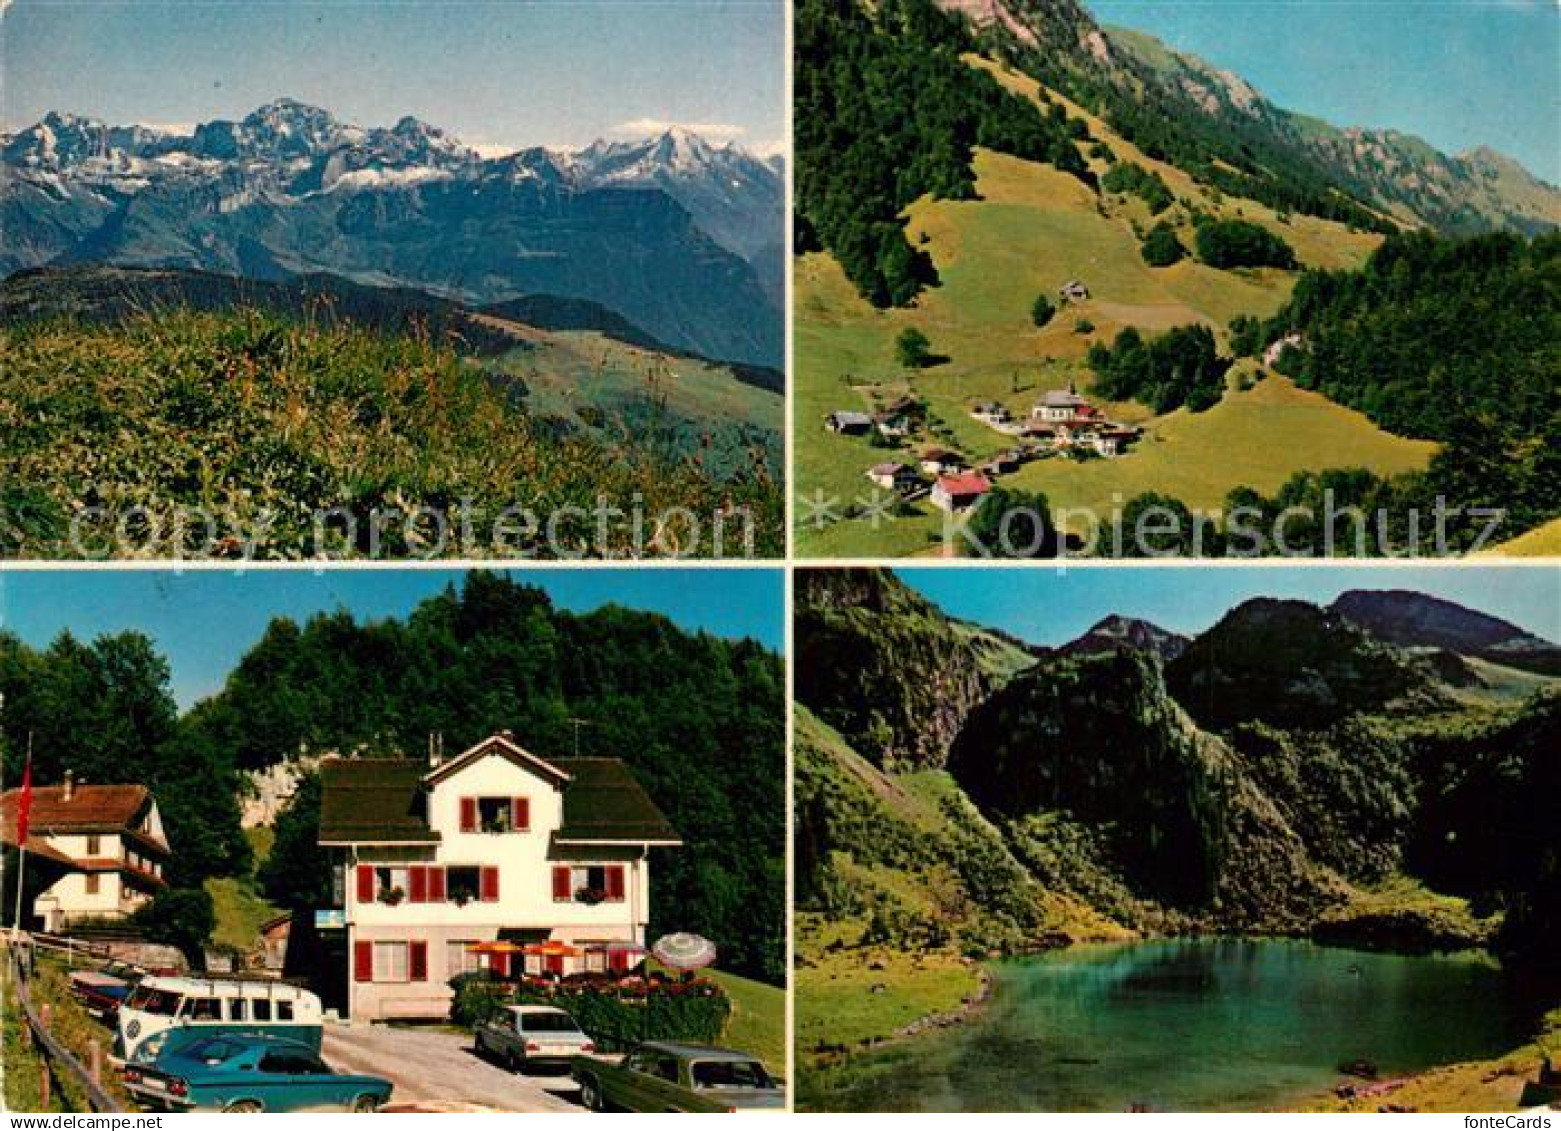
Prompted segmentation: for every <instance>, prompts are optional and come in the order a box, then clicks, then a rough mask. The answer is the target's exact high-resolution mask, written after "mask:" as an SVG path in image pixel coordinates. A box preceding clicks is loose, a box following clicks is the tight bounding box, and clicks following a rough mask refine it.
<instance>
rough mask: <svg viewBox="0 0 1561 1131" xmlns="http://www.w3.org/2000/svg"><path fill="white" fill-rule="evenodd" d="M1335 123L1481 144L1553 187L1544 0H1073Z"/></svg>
mask: <svg viewBox="0 0 1561 1131" xmlns="http://www.w3.org/2000/svg"><path fill="white" fill-rule="evenodd" d="M1085 4H1086V5H1087V7H1088V8H1089V9H1090V11H1091V12H1092V13H1093V14H1094V15H1095V16H1096V18H1097V19H1099V20H1101V21H1102V22H1104V23H1108V24H1121V25H1124V26H1126V27H1132V28H1138V29H1140V30H1142V31H1147V32H1149V33H1150V34H1152V35H1154V36H1156V37H1158V38H1160V39H1163V40H1165V41H1166V42H1167V43H1169V44H1170V45H1171V46H1173V47H1175V48H1177V49H1179V50H1182V51H1189V52H1191V53H1193V54H1195V55H1200V56H1202V57H1203V58H1205V59H1207V60H1209V61H1210V62H1212V63H1215V64H1218V65H1219V66H1221V67H1224V68H1226V69H1229V70H1232V71H1235V72H1236V73H1237V74H1239V75H1241V76H1242V77H1243V78H1245V79H1247V81H1249V82H1251V83H1252V84H1253V85H1254V86H1256V87H1257V88H1258V89H1259V90H1260V91H1262V92H1263V93H1264V94H1266V95H1267V96H1268V97H1269V98H1270V99H1271V100H1272V101H1273V102H1275V103H1277V104H1278V105H1280V106H1283V107H1285V108H1286V109H1289V110H1299V111H1302V112H1304V113H1309V114H1312V115H1315V116H1316V117H1319V118H1324V119H1326V120H1328V121H1330V122H1333V123H1334V124H1335V125H1340V126H1391V127H1394V128H1396V129H1400V130H1404V131H1406V132H1408V133H1413V134H1418V135H1419V136H1421V137H1423V138H1425V139H1426V140H1427V141H1429V142H1431V143H1432V144H1433V145H1435V146H1437V148H1439V149H1442V150H1444V151H1449V152H1458V151H1462V150H1466V149H1471V148H1473V147H1474V146H1476V145H1481V144H1484V145H1490V146H1493V147H1494V148H1496V149H1499V150H1501V151H1502V152H1504V153H1508V154H1510V155H1511V156H1513V157H1516V158H1518V159H1519V160H1520V161H1522V162H1523V163H1524V164H1525V165H1526V166H1528V168H1529V169H1530V170H1531V171H1533V172H1534V173H1537V174H1538V175H1540V176H1542V177H1544V178H1545V179H1547V180H1549V181H1551V182H1552V183H1561V138H1558V136H1557V126H1556V123H1557V121H1558V120H1561V63H1558V59H1561V5H1558V4H1557V3H1556V0H1300V2H1295V0H1085Z"/></svg>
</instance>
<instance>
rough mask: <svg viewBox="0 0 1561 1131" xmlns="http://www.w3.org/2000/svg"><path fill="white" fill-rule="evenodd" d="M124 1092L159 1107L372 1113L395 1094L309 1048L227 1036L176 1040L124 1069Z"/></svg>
mask: <svg viewBox="0 0 1561 1131" xmlns="http://www.w3.org/2000/svg"><path fill="white" fill-rule="evenodd" d="M125 1090H126V1091H128V1092H129V1093H130V1094H131V1095H133V1096H134V1097H135V1098H136V1100H137V1102H139V1103H140V1104H141V1106H142V1107H145V1108H153V1109H157V1110H161V1111H224V1112H289V1111H356V1112H369V1111H374V1110H376V1109H377V1108H379V1107H380V1106H381V1105H383V1104H384V1103H385V1101H387V1100H388V1099H390V1092H391V1083H390V1081H389V1080H385V1079H382V1078H380V1077H378V1076H348V1075H343V1074H341V1073H338V1072H333V1071H332V1070H331V1068H330V1066H329V1065H327V1064H326V1063H325V1061H323V1060H321V1059H320V1056H319V1054H318V1053H316V1052H315V1051H314V1050H313V1049H311V1048H310V1047H309V1046H308V1045H306V1044H302V1043H301V1042H298V1041H291V1040H287V1039H286V1038H282V1037H259V1036H251V1035H246V1034H240V1033H225V1034H221V1035H219V1036H213V1037H200V1038H198V1039H195V1040H191V1041H183V1042H177V1043H173V1044H171V1045H169V1046H168V1047H166V1048H164V1050H163V1052H162V1053H161V1055H159V1056H158V1057H157V1059H156V1060H155V1061H153V1062H152V1063H150V1064H143V1063H131V1064H129V1065H127V1066H126V1067H125Z"/></svg>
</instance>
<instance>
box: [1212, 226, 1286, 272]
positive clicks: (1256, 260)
mask: <svg viewBox="0 0 1561 1131" xmlns="http://www.w3.org/2000/svg"><path fill="white" fill-rule="evenodd" d="M1198 258H1199V259H1201V260H1203V261H1204V262H1205V263H1207V264H1208V265H1209V266H1210V267H1219V268H1229V267H1279V268H1282V269H1284V270H1286V271H1290V270H1294V269H1295V268H1296V267H1297V266H1298V264H1297V262H1296V258H1295V251H1294V250H1293V249H1292V248H1291V247H1290V245H1289V244H1287V243H1286V242H1285V241H1284V240H1282V239H1281V238H1280V237H1278V236H1276V235H1274V233H1272V232H1270V231H1269V230H1268V229H1267V228H1264V227H1262V226H1260V225H1258V224H1254V223H1252V222H1251V221H1249V220H1208V221H1206V222H1204V223H1203V224H1200V225H1199V226H1198Z"/></svg>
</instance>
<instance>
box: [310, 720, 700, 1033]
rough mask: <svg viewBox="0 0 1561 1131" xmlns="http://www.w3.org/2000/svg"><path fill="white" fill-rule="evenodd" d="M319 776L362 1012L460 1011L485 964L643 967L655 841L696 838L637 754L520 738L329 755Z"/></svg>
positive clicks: (323, 821) (323, 829) (324, 833)
mask: <svg viewBox="0 0 1561 1131" xmlns="http://www.w3.org/2000/svg"><path fill="white" fill-rule="evenodd" d="M321 785H322V796H321V804H320V844H321V845H322V846H323V847H325V848H326V849H328V850H329V851H330V852H331V853H332V854H333V856H334V858H335V861H336V865H337V868H338V873H337V874H338V877H339V880H340V884H339V887H340V896H341V899H340V908H339V921H341V922H343V923H344V929H345V931H346V936H347V937H346V949H345V953H346V955H347V962H348V964H349V970H348V982H349V990H348V1010H349V1013H350V1016H352V1017H353V1018H354V1019H358V1020H383V1019H388V1018H396V1017H408V1018H434V1017H443V1016H446V1014H447V1012H448V1009H449V1004H450V996H451V991H450V988H449V985H448V981H449V979H450V978H451V977H452V976H454V975H456V974H460V973H463V972H468V971H473V970H477V969H479V968H484V967H486V968H488V969H491V970H494V971H495V972H496V973H497V974H499V975H501V976H516V975H518V974H520V973H521V972H522V970H524V971H525V972H527V973H539V974H540V973H553V974H569V973H575V972H580V971H591V970H597V971H602V972H611V971H615V970H617V971H621V970H624V969H627V968H628V967H630V966H633V965H635V964H636V963H638V962H639V960H640V957H641V955H642V954H643V948H644V946H645V941H646V940H645V928H646V924H647V922H648V921H649V919H650V860H649V857H650V850H651V849H652V848H656V847H671V846H676V845H678V844H680V843H682V842H681V840H680V839H679V837H678V835H677V833H676V832H675V831H674V830H673V829H672V827H671V825H670V824H668V822H667V819H666V817H664V816H663V815H662V813H661V811H660V810H659V809H658V808H657V807H656V805H655V803H654V802H652V801H651V799H650V797H649V796H648V795H647V794H646V793H645V791H644V789H643V788H641V786H640V784H639V783H638V782H637V781H636V780H635V778H634V775H633V774H632V773H631V772H630V771H629V768H628V766H626V765H625V764H624V763H623V762H621V761H619V760H618V759H616V758H553V759H543V758H539V757H537V756H536V755H534V754H532V753H530V752H529V751H527V750H526V749H524V748H523V747H522V746H521V745H520V744H519V743H518V742H517V741H516V740H515V738H514V736H512V735H510V734H508V733H507V732H506V733H503V734H496V735H493V736H492V737H490V738H487V739H484V740H483V741H482V742H479V743H478V744H477V745H476V746H473V747H472V748H471V749H470V750H467V751H465V752H464V753H462V754H460V755H459V756H457V757H454V758H451V759H448V760H446V759H444V758H442V757H440V756H433V757H430V758H428V759H417V760H413V759H374V758H361V759H359V758H351V759H341V758H333V759H327V760H326V761H325V762H324V763H323V764H322V766H321ZM332 910H333V912H335V911H336V909H332ZM480 944H488V945H487V946H481V945H480ZM493 944H509V945H508V946H504V945H498V946H494V945H493ZM543 944H549V945H547V946H545V947H544V946H543ZM484 951H487V953H484Z"/></svg>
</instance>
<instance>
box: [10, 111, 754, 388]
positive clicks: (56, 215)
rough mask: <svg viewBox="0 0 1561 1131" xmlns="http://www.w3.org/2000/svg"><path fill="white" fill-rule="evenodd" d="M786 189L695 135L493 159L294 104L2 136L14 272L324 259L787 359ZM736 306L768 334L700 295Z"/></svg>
mask: <svg viewBox="0 0 1561 1131" xmlns="http://www.w3.org/2000/svg"><path fill="white" fill-rule="evenodd" d="M784 199H785V189H784V176H783V168H782V166H781V165H780V162H779V161H778V160H765V159H761V158H758V157H754V156H753V155H751V154H749V153H747V152H745V151H744V150H742V149H740V148H738V147H737V146H735V145H732V144H727V145H715V144H712V143H711V142H709V141H707V140H705V139H704V138H701V137H699V136H698V135H697V134H694V133H691V132H689V131H687V130H684V129H680V128H673V129H670V130H668V131H667V132H665V133H663V134H661V135H660V136H658V137H652V138H648V139H644V140H639V141H613V142H609V141H598V142H596V143H594V144H592V145H590V146H588V147H586V148H584V149H581V150H578V151H573V152H570V151H564V150H558V149H548V148H544V147H537V148H531V149H523V150H519V151H517V152H514V153H510V154H506V155H504V156H499V157H484V156H482V155H481V154H479V153H478V151H477V150H476V149H474V148H472V147H471V146H469V145H466V144H465V143H463V142H462V141H460V140H459V139H457V138H455V137H452V136H451V135H450V134H448V133H446V132H444V131H443V130H441V129H439V128H438V127H436V126H432V125H429V124H427V123H425V122H421V121H419V120H417V119H416V118H411V117H406V118H402V119H401V120H400V121H399V122H397V123H396V124H395V125H393V126H389V127H381V126H372V127H366V126H359V125H354V124H351V123H347V122H342V121H340V120H338V119H337V118H335V117H334V116H333V115H332V114H330V113H329V112H328V111H326V110H322V109H320V108H318V107H314V106H308V105H305V104H303V103H301V102H297V101H294V100H291V99H279V100H277V101H275V102H271V103H269V104H267V105H265V106H262V107H260V108H259V109H257V110H255V111H254V112H253V113H251V114H249V115H248V116H247V117H245V118H244V119H243V120H241V121H212V122H205V123H202V124H200V125H198V126H196V127H195V128H194V130H193V131H191V132H186V133H179V132H173V131H169V130H160V129H156V128H152V127H148V126H139V125H130V126H116V125H109V124H106V123H103V122H99V121H95V120H92V119H89V118H83V117H78V116H76V115H72V114H65V113H57V112H55V113H50V114H48V115H46V116H45V117H44V118H43V120H42V121H40V122H38V123H36V124H34V125H32V126H29V127H28V128H26V129H23V130H20V131H18V132H16V133H14V134H6V135H0V222H3V224H4V231H5V233H6V239H5V241H4V246H3V247H0V274H9V273H11V272H12V271H15V270H18V269H22V268H27V267H36V266H43V265H46V264H64V263H72V262H82V261H90V262H110V263H119V264H128V265H139V266H165V267H166V266H179V267H194V268H200V269H204V270H217V271H227V272H230V273H233V274H240V275H249V276H255V277H278V276H282V275H286V274H289V273H297V272H303V271H307V270H326V271H335V272H339V273H343V274H347V275H349V276H351V277H356V278H358V279H360V280H361V281H365V282H398V283H405V284H407V285H412V286H420V287H426V288H429V289H431V290H436V291H440V292H444V293H451V294H456V295H461V296H463V297H469V298H473V299H481V300H485V301H495V300H500V299H504V298H508V297H513V296H515V295H519V294H525V293H535V292H536V291H539V290H547V291H549V292H551V293H561V294H575V295H579V296H580V297H585V298H590V299H592V300H594V301H597V302H601V303H603V304H604V305H607V306H609V307H611V308H613V309H615V310H618V311H619V312H620V313H621V314H623V315H624V316H625V317H628V318H629V319H630V320H631V321H634V322H636V323H637V324H639V325H642V326H644V327H645V328H646V329H647V330H649V331H650V332H652V333H655V334H657V335H658V336H660V337H662V338H664V339H665V340H668V341H671V342H674V343H676V344H678V345H683V346H687V347H689V348H692V349H696V350H699V351H700V352H705V353H710V354H712V355H713V356H718V357H729V358H733V359H736V360H743V361H752V362H758V363H761V364H773V363H775V362H778V360H779V357H780V338H781V332H780V329H779V325H780V316H779V313H778V310H779V297H780V294H781V290H782V287H781V283H780V276H779V273H778V272H779V266H780V264H781V263H782V262H783V251H782V245H783V239H784V235H783V232H784V223H785V218H784ZM668 260H680V261H681V262H676V263H674V262H669V261H668ZM647 271H653V272H654V273H653V274H647ZM772 276H773V277H772ZM680 280H681V282H682V283H683V284H685V285H686V286H687V287H689V288H692V287H694V286H695V285H696V282H697V284H698V285H701V286H707V287H711V288H713V293H710V294H709V295H707V296H705V297H704V298H701V296H700V295H698V294H696V293H694V292H693V291H692V290H682V289H680V286H679V284H680ZM669 287H670V288H673V290H674V291H675V292H678V293H677V294H676V295H675V296H668V295H660V296H658V295H657V294H656V292H657V291H658V290H665V289H666V288H669ZM723 289H724V290H726V291H727V296H728V297H727V299H726V300H724V301H723V299H722V298H721V297H720V295H719V292H720V291H721V290H723ZM738 296H740V298H739V297H738ZM742 300H747V301H748V302H749V303H750V304H751V306H752V307H754V308H756V310H757V312H758V313H762V314H763V315H764V316H765V317H768V318H770V319H772V320H773V321H774V322H775V323H776V326H775V329H774V331H773V333H770V332H768V331H764V330H762V329H761V328H759V327H757V326H755V325H752V323H753V322H754V319H755V313H756V311H755V310H750V311H748V312H747V313H746V314H745V315H742V316H739V317H737V318H736V322H735V325H733V326H731V327H727V328H723V326H722V322H723V321H727V322H730V321H731V320H732V316H733V313H734V312H733V311H732V310H730V309H721V310H719V312H718V313H708V314H707V313H706V312H705V311H703V310H702V309H701V304H702V303H703V304H705V305H713V306H714V307H718V308H719V307H723V306H726V305H728V304H729V303H730V302H736V301H742Z"/></svg>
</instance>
